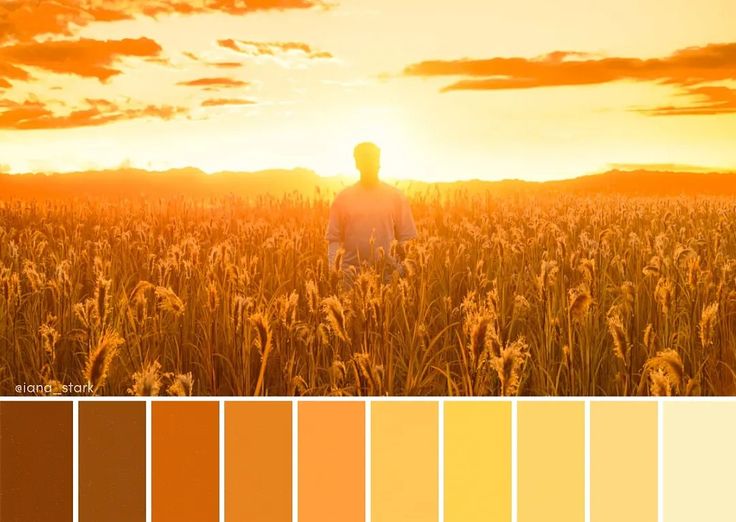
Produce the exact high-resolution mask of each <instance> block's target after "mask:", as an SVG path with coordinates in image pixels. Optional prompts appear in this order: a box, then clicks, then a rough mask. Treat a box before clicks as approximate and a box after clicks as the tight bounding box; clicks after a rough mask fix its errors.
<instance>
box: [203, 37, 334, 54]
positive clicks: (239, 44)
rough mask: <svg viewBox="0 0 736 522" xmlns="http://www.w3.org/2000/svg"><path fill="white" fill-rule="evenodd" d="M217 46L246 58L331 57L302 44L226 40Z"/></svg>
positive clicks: (220, 41) (219, 41) (218, 42)
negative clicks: (295, 55) (291, 54)
mask: <svg viewBox="0 0 736 522" xmlns="http://www.w3.org/2000/svg"><path fill="white" fill-rule="evenodd" d="M217 44H218V45H219V46H220V47H223V48H225V49H230V50H231V51H236V52H239V53H243V54H247V55H248V56H277V55H286V54H289V53H298V54H299V55H301V56H303V57H305V58H311V59H329V58H332V57H333V56H332V54H331V53H328V52H325V51H316V50H314V49H312V47H310V46H309V45H308V44H305V43H302V42H253V41H246V40H233V39H232V38H226V39H223V40H218V41H217Z"/></svg>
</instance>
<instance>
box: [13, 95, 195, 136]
mask: <svg viewBox="0 0 736 522" xmlns="http://www.w3.org/2000/svg"><path fill="white" fill-rule="evenodd" d="M184 112H185V109H184V108H182V107H174V106H170V105H162V106H157V105H139V106H136V105H131V106H123V105H119V104H117V103H115V102H112V101H110V100H104V99H87V100H85V103H84V106H83V107H79V108H74V109H72V110H71V111H69V112H66V113H58V112H54V111H53V110H52V109H51V108H50V107H49V105H48V104H46V103H43V102H40V101H38V100H26V101H24V102H14V101H11V100H0V129H7V130H38V129H68V128H73V127H89V126H96V125H104V124H107V123H112V122H116V121H123V120H132V119H138V118H158V119H163V120H170V119H172V118H174V117H175V116H177V115H179V114H182V113H184Z"/></svg>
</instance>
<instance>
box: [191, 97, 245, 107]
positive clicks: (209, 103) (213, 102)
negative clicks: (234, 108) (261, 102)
mask: <svg viewBox="0 0 736 522" xmlns="http://www.w3.org/2000/svg"><path fill="white" fill-rule="evenodd" d="M254 103H255V102H254V101H251V100H242V99H240V98H210V99H209V100H205V101H203V102H202V107H222V106H224V105H252V104H254Z"/></svg>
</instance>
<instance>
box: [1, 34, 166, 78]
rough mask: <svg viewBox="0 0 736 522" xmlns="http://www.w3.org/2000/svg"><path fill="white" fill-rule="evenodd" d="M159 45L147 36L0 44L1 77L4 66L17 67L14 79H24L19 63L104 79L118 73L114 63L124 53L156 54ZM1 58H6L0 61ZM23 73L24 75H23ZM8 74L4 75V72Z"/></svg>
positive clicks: (149, 55) (145, 55)
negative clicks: (2, 45)
mask: <svg viewBox="0 0 736 522" xmlns="http://www.w3.org/2000/svg"><path fill="white" fill-rule="evenodd" d="M160 52H161V46H159V45H158V44H157V43H156V42H154V41H153V40H151V39H150V38H137V39H131V38H126V39H123V40H91V39H87V38H83V39H80V40H61V41H47V42H42V43H37V42H26V43H20V44H17V45H9V46H5V47H0V77H2V76H3V66H5V67H10V68H11V72H12V70H13V69H15V70H16V78H17V79H27V73H20V74H19V73H18V71H22V69H20V67H18V66H33V67H38V68H40V69H44V70H46V71H51V72H55V73H65V74H76V75H78V76H84V77H90V78H97V79H98V80H100V81H105V80H107V79H109V78H110V77H112V76H115V75H117V74H120V73H121V71H120V69H117V68H115V67H113V65H114V64H115V63H116V62H117V61H118V60H119V59H120V58H121V57H124V56H137V57H155V56H157V55H158V54H159V53H160ZM2 62H5V64H4V65H3V64H2ZM24 74H25V78H24V77H23V75H24ZM6 77H7V76H6Z"/></svg>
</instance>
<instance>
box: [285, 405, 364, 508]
mask: <svg viewBox="0 0 736 522" xmlns="http://www.w3.org/2000/svg"><path fill="white" fill-rule="evenodd" d="M298 418H299V522H364V521H365V405H364V403H363V402H357V401H343V402H302V403H300V404H299V417H298ZM374 520H375V519H374Z"/></svg>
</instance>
